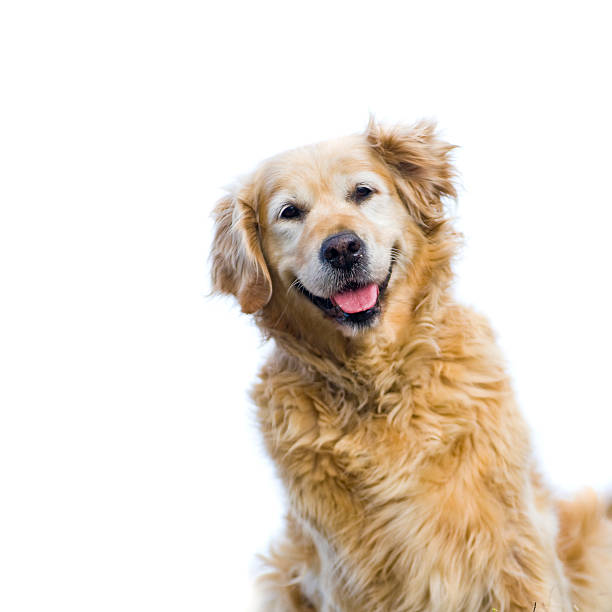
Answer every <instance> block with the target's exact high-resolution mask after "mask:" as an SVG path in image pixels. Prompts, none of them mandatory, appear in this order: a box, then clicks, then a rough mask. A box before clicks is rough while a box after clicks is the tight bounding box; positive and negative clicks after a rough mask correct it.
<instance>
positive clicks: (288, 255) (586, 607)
mask: <svg viewBox="0 0 612 612" xmlns="http://www.w3.org/2000/svg"><path fill="white" fill-rule="evenodd" d="M452 149H453V147H452V146H450V145H448V144H446V143H445V142H443V141H441V140H440V139H439V137H438V136H437V134H436V132H435V129H434V126H433V125H431V124H430V123H426V122H421V123H418V124H416V125H413V126H395V127H386V126H382V125H380V124H377V123H376V122H375V121H373V120H372V121H370V124H369V125H368V128H367V130H366V132H365V133H364V134H357V135H352V136H348V137H346V138H341V139H338V140H334V141H330V142H324V143H320V144H316V145H312V146H307V147H303V148H299V149H296V150H293V151H289V152H286V153H283V154H281V155H278V156H276V157H274V158H272V159H270V160H267V161H266V162H264V163H263V164H262V165H261V166H260V167H259V168H258V169H257V170H256V171H255V172H254V173H253V174H252V175H251V176H249V177H248V178H246V179H245V180H244V181H242V182H241V184H240V185H238V186H237V187H236V188H235V189H234V190H233V192H232V193H230V194H229V195H227V196H226V197H224V198H223V199H222V200H221V201H220V202H219V203H218V205H217V207H216V209H215V212H214V217H215V223H216V233H215V237H214V243H213V250H212V281H213V288H214V290H215V291H217V292H220V293H226V294H232V295H234V296H236V298H237V299H238V302H239V303H240V305H241V308H242V310H243V311H244V312H246V313H251V314H253V315H254V317H255V320H256V321H257V324H258V325H259V327H260V328H261V330H262V331H263V333H264V334H265V335H266V337H270V338H272V339H273V342H274V343H275V351H274V352H273V354H272V355H271V357H270V358H269V360H268V362H267V363H266V364H265V366H264V367H263V369H262V371H261V373H260V380H259V382H258V384H257V385H256V387H255V389H254V391H253V398H254V400H255V402H256V404H257V406H258V419H259V424H260V426H261V431H262V433H263V436H264V439H265V443H266V446H267V449H268V452H269V454H270V456H271V457H272V459H273V461H274V463H275V465H276V467H277V470H278V474H279V476H280V478H281V479H282V482H283V484H284V487H285V488H286V492H287V497H288V501H289V509H288V515H287V521H286V530H285V535H284V538H283V539H282V540H281V541H279V542H277V543H276V545H275V546H274V547H273V548H272V550H271V552H270V555H269V557H268V558H267V564H268V571H267V573H266V574H264V575H263V576H262V578H261V580H260V581H259V582H260V586H261V590H262V594H261V598H262V599H261V604H260V609H261V610H262V611H266V612H273V611H277V612H280V611H282V612H290V611H306V610H310V611H312V610H317V611H320V612H332V611H343V612H362V611H363V612H402V611H406V612H408V611H411V612H417V611H419V612H421V611H426V610H427V611H435V612H455V611H466V612H479V611H482V612H485V611H486V612H491V611H493V610H497V611H500V612H501V611H504V612H508V611H511V610H528V611H530V612H531V611H532V610H534V609H537V610H538V611H544V610H550V611H566V610H567V611H568V612H569V611H576V610H581V611H583V612H596V611H608V612H609V611H612V523H611V522H610V521H609V520H608V519H607V518H606V517H605V509H604V506H603V504H602V503H601V502H600V501H599V500H598V499H597V497H596V496H595V495H594V494H592V493H585V494H583V495H582V496H580V497H578V498H577V499H575V500H573V501H569V502H561V501H556V500H554V499H553V498H552V496H551V495H550V493H549V492H548V491H547V489H546V487H545V486H544V484H543V483H542V481H541V480H540V478H539V477H538V473H537V471H536V470H535V468H534V465H533V459H532V452H531V449H530V442H529V434H528V431H527V428H526V425H525V423H524V421H523V418H522V417H521V414H520V412H519V410H518V409H517V406H516V403H515V400H514V398H513V393H512V388H511V384H510V381H509V378H508V374H507V373H506V369H505V366H504V362H503V359H502V357H501V356H500V354H499V351H498V349H497V347H496V344H495V338H494V336H493V334H492V332H491V330H490V328H489V326H488V324H487V322H486V321H485V320H484V319H483V318H482V317H481V316H479V315H477V314H475V313H474V312H473V311H472V310H470V309H468V308H465V307H463V306H461V305H459V304H457V303H456V302H455V301H454V300H453V297H452V295H451V292H450V290H449V285H450V282H451V278H452V275H451V260H452V258H453V254H454V253H455V251H456V247H457V244H458V239H459V237H458V235H457V233H456V232H455V231H454V230H453V227H452V224H451V223H450V220H449V218H448V213H447V212H446V208H445V205H444V204H445V201H446V200H447V199H449V198H454V197H455V195H456V194H455V188H454V186H453V178H454V170H453V167H452V165H451V161H450V155H451V151H452Z"/></svg>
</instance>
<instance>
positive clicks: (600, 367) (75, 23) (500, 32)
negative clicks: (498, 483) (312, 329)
mask: <svg viewBox="0 0 612 612" xmlns="http://www.w3.org/2000/svg"><path fill="white" fill-rule="evenodd" d="M605 4H606V3H604V2H599V3H596V2H588V1H587V2H585V1H581V2H550V3H548V2H539V3H537V2H525V3H521V2H513V3H504V4H503V5H502V3H493V2H481V3H474V2H447V3H442V2H427V3H424V2H418V3H417V2H396V3H391V2H378V3H372V2H369V3H365V2H355V1H354V2H350V3H349V2H336V3H333V2H325V3H324V2H318V1H315V2H308V3H306V2H304V3H300V4H299V5H298V4H297V3H291V2H269V1H262V2H253V3H247V2H232V1H230V2H225V3H223V4H221V3H215V6H214V7H213V6H209V7H206V6H205V3H203V2H183V1H180V0H179V1H175V2H167V1H166V2H163V1H160V2H143V1H138V0H123V1H121V2H119V1H113V0H106V1H105V2H87V3H84V2H77V1H74V2H66V1H61V0H60V1H58V2H53V3H47V2H30V1H28V0H19V1H11V0H8V1H6V2H4V3H3V4H2V8H1V9H0V71H1V72H0V83H1V87H2V94H1V96H0V105H1V107H2V109H1V113H0V151H1V152H0V156H1V158H0V205H1V215H2V216H1V220H0V270H1V272H0V291H1V292H2V294H3V297H2V298H1V300H0V309H1V310H2V316H1V317H0V326H1V329H0V343H1V344H0V351H1V353H0V355H1V357H0V359H1V364H0V366H1V370H0V377H1V381H2V382H1V385H0V393H1V398H0V402H1V403H0V411H1V412H0V609H2V610H3V611H4V610H6V611H7V612H13V611H26V610H27V611H36V612H40V611H43V610H44V611H46V610H61V611H62V612H68V611H79V612H82V611H84V610H87V611H98V610H100V611H108V610H114V611H123V610H125V611H129V612H133V611H137V610H143V611H145V610H146V611H147V612H150V611H153V610H173V611H174V610H181V611H183V612H187V611H191V610H193V611H195V610H206V611H208V610H215V611H216V610H228V611H232V612H233V611H240V610H244V609H246V607H247V605H248V601H249V598H250V590H249V589H250V586H249V585H250V572H251V571H252V568H253V564H254V555H255V553H256V552H258V551H263V550H265V546H266V543H267V542H268V541H269V539H270V537H271V535H272V534H273V533H274V531H275V530H276V529H277V527H278V525H279V520H280V517H281V515H282V508H283V504H282V499H281V493H280V490H279V487H278V485H277V483H276V481H275V480H274V477H273V472H272V468H271V466H270V465H269V464H268V462H267V461H266V459H265V458H264V454H263V451H262V446H261V444H260V441H259V437H258V435H257V431H256V429H255V427H254V423H253V418H252V412H253V411H252V407H251V406H250V405H249V403H248V400H247V390H248V388H249V385H250V384H251V382H252V381H253V379H254V376H255V373H256V370H257V365H258V363H260V362H261V360H262V356H263V354H264V353H265V351H266V350H267V349H266V348H265V347H264V346H262V345H261V344H260V341H259V339H258V335H257V332H256V330H255V329H254V328H253V326H252V325H251V323H250V321H249V320H248V318H246V317H244V316H242V315H240V314H239V313H238V309H237V308H236V307H235V306H234V305H233V303H232V302H231V301H230V300H223V299H213V300H210V299H207V298H206V297H205V296H206V293H207V291H208V265H207V261H206V258H207V253H208V248H209V243H210V237H211V226H210V221H209V213H210V210H211V208H212V206H213V204H214V202H215V200H216V199H217V198H218V197H219V196H220V195H221V194H222V193H223V191H222V187H223V186H224V185H226V184H228V183H230V182H231V181H232V180H233V178H234V177H235V176H237V175H240V174H242V173H245V172H248V171H249V170H251V169H252V168H253V166H254V165H255V164H256V163H257V162H258V161H259V160H261V159H262V158H264V157H266V156H269V155H271V154H274V153H276V152H278V151H280V150H283V149H286V148H289V147H293V146H297V145H301V144H305V143H308V142H313V141H317V140H320V139H325V138H330V137H334V136H337V135H341V134H345V133H350V132H354V131H358V130H362V129H363V128H364V127H365V124H366V122H367V117H368V113H369V112H373V113H374V114H375V115H376V116H377V118H379V119H381V120H386V121H392V122H396V121H408V122H411V121H414V120H415V119H418V118H420V117H433V118H436V119H437V120H438V121H439V124H440V126H441V128H442V130H443V133H444V135H445V136H446V138H447V139H449V140H450V141H452V142H454V143H456V144H459V145H460V146H461V148H460V149H459V150H458V151H457V155H456V160H457V165H458V167H459V170H460V172H461V185H462V187H461V195H460V198H459V203H458V206H457V215H458V218H459V220H458V222H459V224H460V226H461V228H462V230H463V231H464V233H465V235H466V243H467V244H466V248H465V250H464V254H463V256H462V259H461V260H460V262H459V263H458V266H457V271H458V276H459V280H458V282H457V294H458V295H459V297H460V298H461V299H462V300H464V301H465V302H468V303H470V304H473V305H475V306H476V307H477V308H478V309H479V310H480V311H482V312H484V313H486V314H487V315H488V316H489V317H490V318H491V320H492V321H493V325H494V327H495V329H496V330H497V332H498V334H499V338H500V342H501V344H502V345H503V348H504V350H505V353H506V356H507V358H508V361H509V364H510V369H511V372H512V375H513V378H514V381H515V386H516V389H517V393H518V396H519V399H520V402H521V405H522V408H523V410H524V413H525V415H526V418H527V419H528V421H529V423H530V424H531V426H532V428H533V439H534V444H535V448H536V449H537V454H538V456H539V457H540V460H541V464H542V467H543V469H544V472H545V474H546V476H547V478H548V479H549V481H550V482H551V483H552V485H553V486H554V487H556V488H557V489H558V490H560V491H572V490H574V489H575V488H577V487H579V486H581V485H583V484H589V485H592V486H595V487H597V488H598V489H600V490H605V489H606V488H607V489H608V490H610V489H612V450H611V444H610V437H611V432H612V416H611V414H612V396H611V393H610V368H611V366H612V355H611V352H610V349H609V347H610V346H612V323H611V317H610V312H611V311H612V296H611V293H610V278H611V274H610V264H611V263H612V244H611V240H610V225H611V222H612V213H611V205H612V201H611V200H612V196H611V195H610V186H609V183H610V178H609V177H610V166H611V162H612V155H611V153H610V143H611V142H612V119H611V113H610V109H611V108H612V94H611V92H610V61H609V60H610V57H611V53H612V46H611V43H610V37H609V19H608V18H607V15H606V14H605V9H604V7H605Z"/></svg>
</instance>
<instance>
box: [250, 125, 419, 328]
mask: <svg viewBox="0 0 612 612" xmlns="http://www.w3.org/2000/svg"><path fill="white" fill-rule="evenodd" d="M264 185H265V197H264V198H263V200H262V206H261V208H260V211H261V212H260V215H259V218H260V226H261V238H262V246H263V252H264V254H265V257H266V260H267V262H268V264H269V266H270V267H271V268H272V269H273V270H274V273H275V275H276V276H277V277H278V278H279V279H280V281H281V286H282V289H283V290H285V291H286V290H287V289H288V288H289V287H291V289H293V290H295V291H297V292H299V293H300V294H301V296H302V297H303V298H304V299H306V300H308V301H309V302H310V303H311V304H312V305H314V307H315V308H316V309H317V310H318V311H319V312H318V313H317V314H318V315H319V316H323V317H326V318H329V319H332V320H334V321H335V322H336V323H337V324H339V325H340V326H346V327H349V328H356V327H364V326H368V325H372V324H373V323H375V322H376V321H377V320H378V318H379V316H380V314H381V308H382V304H383V299H384V293H385V290H386V288H387V286H388V284H389V281H390V278H391V273H392V268H393V262H394V256H397V254H398V253H405V254H406V255H407V256H410V252H411V250H412V248H413V246H412V244H411V241H410V239H409V236H410V226H411V220H410V216H409V214H408V212H407V210H406V207H405V206H404V205H403V204H402V202H401V201H400V199H399V196H398V194H397V193H396V191H395V188H394V185H393V181H392V179H391V176H390V173H389V171H388V170H387V169H386V168H385V166H384V165H383V164H382V163H381V162H379V161H377V160H376V158H375V157H374V156H373V155H372V153H371V151H370V150H369V147H367V145H365V143H364V142H363V139H362V138H360V137H353V138H344V139H342V140H339V141H334V142H329V143H323V144H320V145H315V146H312V147H307V148H304V149H300V150H297V151H292V152H289V153H286V154H283V155H281V156H279V157H278V158H276V159H274V160H272V161H271V162H269V164H268V165H267V166H266V167H265V170H264Z"/></svg>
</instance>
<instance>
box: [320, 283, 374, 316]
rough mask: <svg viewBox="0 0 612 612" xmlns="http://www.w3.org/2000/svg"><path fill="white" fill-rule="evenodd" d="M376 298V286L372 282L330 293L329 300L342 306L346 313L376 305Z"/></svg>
mask: <svg viewBox="0 0 612 612" xmlns="http://www.w3.org/2000/svg"><path fill="white" fill-rule="evenodd" d="M377 299H378V286H377V285H375V284H374V283H372V284H371V285H367V286H366V287H361V289H355V290H354V291H345V292H344V293H337V294H336V295H332V298H331V301H332V302H333V303H334V304H336V306H339V307H340V308H342V310H343V311H344V312H346V313H347V314H353V313H355V312H363V311H364V310H368V309H369V308H373V307H374V306H375V305H376V300H377Z"/></svg>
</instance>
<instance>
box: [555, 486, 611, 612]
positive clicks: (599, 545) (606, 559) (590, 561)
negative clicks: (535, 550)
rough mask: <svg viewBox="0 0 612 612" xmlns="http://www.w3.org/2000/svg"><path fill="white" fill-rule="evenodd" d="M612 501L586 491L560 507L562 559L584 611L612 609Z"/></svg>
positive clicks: (578, 602) (560, 550)
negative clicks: (604, 500)
mask: <svg viewBox="0 0 612 612" xmlns="http://www.w3.org/2000/svg"><path fill="white" fill-rule="evenodd" d="M610 518H612V500H611V499H609V500H608V501H607V503H605V504H604V502H603V500H601V499H600V498H599V497H598V496H597V495H596V494H595V492H594V491H591V490H586V491H584V492H582V493H581V494H580V495H578V496H577V497H576V498H575V499H573V500H571V501H562V502H560V503H559V527H560V530H559V539H558V552H559V557H560V558H561V560H562V561H563V564H564V566H565V572H566V575H567V577H568V578H569V580H570V582H571V588H572V592H573V595H574V600H575V602H576V603H577V604H578V606H579V609H580V610H608V609H612V520H610Z"/></svg>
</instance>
